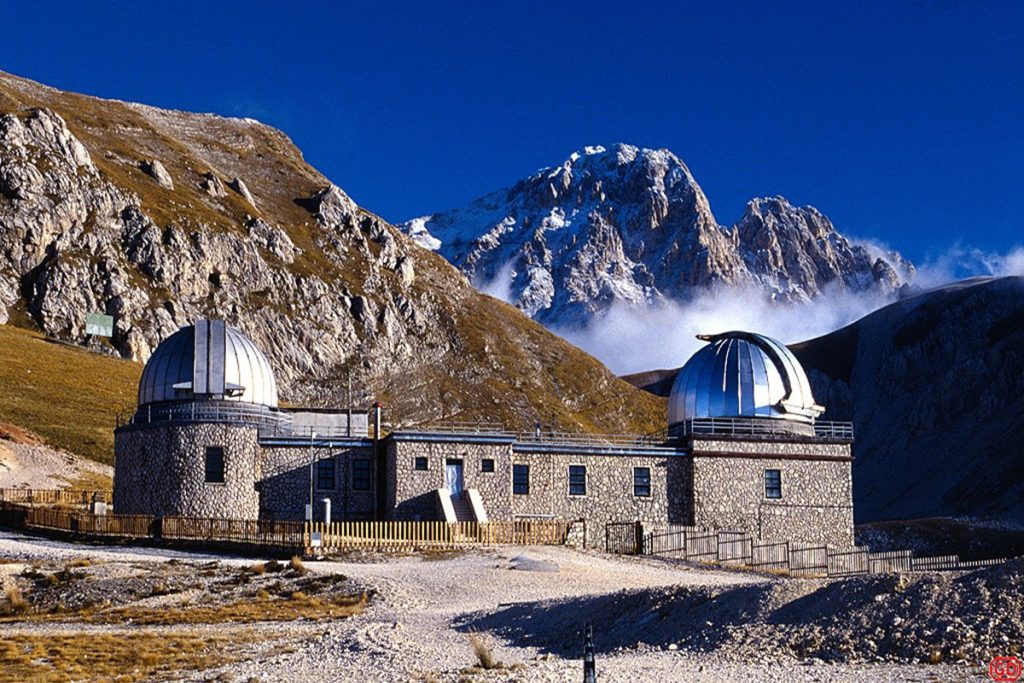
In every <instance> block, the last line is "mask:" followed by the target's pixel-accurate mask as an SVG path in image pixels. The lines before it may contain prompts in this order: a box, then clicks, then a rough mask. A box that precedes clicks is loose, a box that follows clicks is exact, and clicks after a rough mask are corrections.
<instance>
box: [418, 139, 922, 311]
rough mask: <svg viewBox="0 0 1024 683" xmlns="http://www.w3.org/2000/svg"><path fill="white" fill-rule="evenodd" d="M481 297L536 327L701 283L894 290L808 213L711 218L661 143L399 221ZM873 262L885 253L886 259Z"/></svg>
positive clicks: (864, 256) (575, 156)
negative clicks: (496, 297)
mask: <svg viewBox="0 0 1024 683" xmlns="http://www.w3.org/2000/svg"><path fill="white" fill-rule="evenodd" d="M400 227H402V229H403V230H405V231H406V232H407V233H408V234H409V235H410V236H412V237H413V238H414V239H416V241H417V242H419V243H420V244H421V245H422V246H425V247H426V248H428V249H431V250H434V251H439V252H440V253H441V254H442V255H444V256H445V257H446V258H447V259H448V260H449V261H451V262H452V263H453V264H454V265H455V266H456V267H457V268H459V269H460V270H462V271H463V272H464V273H465V274H466V275H467V276H468V277H469V278H470V280H471V281H473V282H475V283H477V285H478V286H481V287H483V288H484V289H485V291H492V292H497V293H499V294H500V295H501V296H502V298H505V299H507V300H508V301H509V302H510V303H513V304H514V305H516V306H518V307H519V308H520V309H522V310H523V311H524V312H526V313H527V314H529V315H531V316H532V317H534V318H536V319H537V320H539V321H541V322H543V323H545V324H549V325H553V326H564V325H585V324H586V323H587V321H588V320H589V319H590V318H592V317H593V316H595V315H600V314H601V313H603V312H605V311H607V310H608V309H609V308H610V307H611V306H612V305H614V304H616V303H626V304H651V303H658V302H661V301H664V300H666V299H676V300H685V299H688V298H690V297H691V296H692V295H693V294H695V293H696V290H698V289H699V288H702V287H708V286H712V285H718V284H724V285H754V286H757V287H760V288H761V289H763V290H764V291H765V293H766V294H767V295H768V296H769V297H770V298H783V299H797V300H805V299H810V298H813V297H814V296H816V295H818V294H819V293H820V292H821V291H822V290H823V289H824V288H825V287H829V286H836V285H837V286H839V287H841V288H848V289H853V290H863V289H867V288H874V287H881V288H882V289H883V290H886V291H890V290H893V289H895V288H896V287H898V286H899V285H900V284H901V283H900V281H899V278H898V277H896V278H894V277H892V273H895V272H898V271H901V270H902V271H906V270H908V268H905V267H903V266H909V264H906V263H905V262H904V261H903V260H902V259H901V258H899V256H898V254H896V255H890V256H891V257H892V259H893V260H894V261H897V262H898V263H897V265H898V266H900V267H897V268H895V269H894V268H885V267H884V266H877V265H876V260H877V255H876V258H872V255H871V254H870V253H869V250H868V249H867V248H866V247H865V246H863V245H859V244H856V243H854V242H851V241H850V240H848V239H847V238H845V237H843V236H842V235H840V234H839V233H838V231H836V229H835V226H834V225H833V224H832V222H831V221H830V220H829V219H828V218H827V217H825V216H824V215H823V214H822V213H821V212H820V211H818V210H817V209H815V208H813V207H810V206H806V207H796V206H794V205H793V204H791V203H790V202H789V201H788V200H786V199H785V198H784V197H781V196H776V197H759V198H754V199H752V200H750V202H748V203H747V206H746V210H745V212H744V215H743V217H742V218H741V219H740V220H739V221H738V222H737V223H736V225H734V226H733V227H732V228H731V229H730V228H726V227H724V226H722V225H720V224H719V223H718V221H717V220H716V219H715V217H714V215H713V214H712V212H711V206H710V203H709V202H708V199H707V197H706V196H705V194H704V191H703V190H702V189H701V187H700V185H699V184H698V183H697V181H696V179H695V178H694V177H693V174H692V173H691V172H690V169H689V168H687V166H686V164H685V163H684V162H683V161H682V160H681V159H680V158H679V157H678V156H676V155H675V154H674V153H673V152H671V151H670V150H668V149H648V148H642V147H637V146H634V145H629V144H625V143H616V144H613V145H610V146H607V147H605V146H602V145H592V146H587V147H584V148H582V150H578V151H575V152H573V153H572V154H570V155H569V157H568V158H567V159H566V160H565V161H564V162H562V163H561V164H559V165H556V166H550V167H547V168H543V169H541V170H539V171H537V172H536V173H534V174H533V175H531V176H529V177H527V178H524V179H523V180H521V181H519V182H518V183H516V184H515V185H513V186H512V187H509V188H506V189H504V190H498V191H496V192H492V193H491V194H489V195H486V196H484V197H481V198H480V199H477V200H476V201H474V202H472V203H471V204H469V205H468V206H466V207H463V208H459V209H454V210H451V211H446V212H442V213H437V214H431V215H428V216H423V217H420V218H417V219H413V220H411V221H408V222H406V223H405V224H404V225H402V226H400ZM882 258H883V260H884V259H885V257H884V256H883V257H882Z"/></svg>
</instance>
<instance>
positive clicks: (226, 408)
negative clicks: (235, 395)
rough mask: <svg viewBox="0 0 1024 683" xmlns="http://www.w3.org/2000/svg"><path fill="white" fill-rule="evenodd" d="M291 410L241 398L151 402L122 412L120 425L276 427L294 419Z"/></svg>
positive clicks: (118, 422) (118, 420) (118, 423)
mask: <svg viewBox="0 0 1024 683" xmlns="http://www.w3.org/2000/svg"><path fill="white" fill-rule="evenodd" d="M290 419H291V418H290V416H288V414H287V413H281V412H278V411H276V410H273V409H271V408H268V407H267V406H262V405H256V404H252V403H242V402H238V401H190V402H187V403H151V404H149V405H145V406H141V407H140V408H139V409H138V410H136V411H135V412H134V413H131V414H127V415H126V414H118V416H117V426H118V427H125V426H128V425H142V424H155V423H160V422H218V423H225V424H249V425H252V424H255V425H266V426H272V425H277V424H279V423H281V422H288V421H290Z"/></svg>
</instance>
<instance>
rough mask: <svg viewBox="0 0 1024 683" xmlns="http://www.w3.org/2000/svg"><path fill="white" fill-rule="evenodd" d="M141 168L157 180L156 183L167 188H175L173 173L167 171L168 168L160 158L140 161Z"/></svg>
mask: <svg viewBox="0 0 1024 683" xmlns="http://www.w3.org/2000/svg"><path fill="white" fill-rule="evenodd" d="M139 168H141V169H142V171H143V172H144V173H145V174H146V175H148V176H150V177H151V178H153V180H155V181H156V184H157V185H159V186H160V187H162V188H164V189H167V190H173V189H174V180H172V179H171V174H170V173H168V172H167V169H166V168H164V165H163V164H162V163H160V160H159V159H149V160H148V161H142V162H140V163H139Z"/></svg>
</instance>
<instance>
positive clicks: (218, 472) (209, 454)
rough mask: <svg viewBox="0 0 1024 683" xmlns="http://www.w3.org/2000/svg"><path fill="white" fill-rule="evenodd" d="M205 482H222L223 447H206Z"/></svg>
mask: <svg viewBox="0 0 1024 683" xmlns="http://www.w3.org/2000/svg"><path fill="white" fill-rule="evenodd" d="M206 483H207V484H223V483H224V449H223V448H222V447H220V446H208V447H207V448H206Z"/></svg>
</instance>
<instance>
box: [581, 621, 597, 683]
mask: <svg viewBox="0 0 1024 683" xmlns="http://www.w3.org/2000/svg"><path fill="white" fill-rule="evenodd" d="M583 683H597V668H596V664H595V663H594V626H593V624H592V623H590V622H589V621H588V622H587V632H586V636H585V637H584V640H583Z"/></svg>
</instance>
